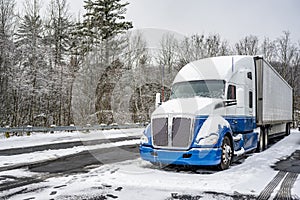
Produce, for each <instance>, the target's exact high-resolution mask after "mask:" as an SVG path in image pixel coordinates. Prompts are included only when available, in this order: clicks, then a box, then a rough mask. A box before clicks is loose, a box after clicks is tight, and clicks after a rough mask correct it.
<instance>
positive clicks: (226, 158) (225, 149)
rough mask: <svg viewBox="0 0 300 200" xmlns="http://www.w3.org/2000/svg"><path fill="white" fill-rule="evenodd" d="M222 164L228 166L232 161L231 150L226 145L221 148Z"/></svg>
mask: <svg viewBox="0 0 300 200" xmlns="http://www.w3.org/2000/svg"><path fill="white" fill-rule="evenodd" d="M222 158H223V163H224V164H226V165H228V164H229V163H230V162H231V159H232V150H231V147H230V145H228V144H227V143H225V144H224V146H223V155H222Z"/></svg>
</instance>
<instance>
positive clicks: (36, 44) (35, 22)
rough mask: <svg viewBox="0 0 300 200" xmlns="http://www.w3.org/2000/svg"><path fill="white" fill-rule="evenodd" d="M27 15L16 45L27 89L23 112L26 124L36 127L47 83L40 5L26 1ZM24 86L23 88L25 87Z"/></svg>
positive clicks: (23, 20) (19, 30)
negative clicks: (20, 55)
mask: <svg viewBox="0 0 300 200" xmlns="http://www.w3.org/2000/svg"><path fill="white" fill-rule="evenodd" d="M26 3H27V4H26V7H25V8H26V13H25V15H24V17H23V18H22V19H21V24H20V27H19V29H18V31H17V34H16V39H17V41H16V45H17V48H18V50H19V51H21V52H22V56H23V61H22V66H23V67H22V70H23V72H22V73H23V74H24V77H23V80H24V86H25V87H26V90H24V91H26V92H27V93H26V95H24V96H25V97H27V98H28V99H27V101H28V103H27V105H26V107H25V108H24V109H26V110H23V112H24V113H28V116H26V117H24V118H26V119H25V120H24V122H25V123H29V124H32V125H34V118H35V117H36V116H37V115H39V114H38V113H40V111H41V110H42V108H41V105H40V104H39V102H40V101H41V99H42V98H43V96H44V94H45V92H46V90H47V89H46V85H45V84H47V81H44V79H45V78H46V76H47V73H45V72H44V70H46V69H45V68H44V66H46V63H45V60H44V54H43V41H42V33H43V24H42V19H41V17H40V14H39V11H40V6H39V3H38V2H37V1H36V0H34V2H33V3H31V2H30V1H26ZM24 86H23V87H24Z"/></svg>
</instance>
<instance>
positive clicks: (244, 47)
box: [235, 35, 258, 55]
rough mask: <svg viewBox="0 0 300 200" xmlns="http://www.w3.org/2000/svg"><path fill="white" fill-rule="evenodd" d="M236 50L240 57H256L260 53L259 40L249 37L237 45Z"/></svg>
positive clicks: (255, 37)
mask: <svg viewBox="0 0 300 200" xmlns="http://www.w3.org/2000/svg"><path fill="white" fill-rule="evenodd" d="M235 49H236V52H237V54H239V55H256V54H257V52H258V38H257V36H254V35H249V36H246V37H244V38H243V39H241V40H240V41H239V42H237V43H236V44H235Z"/></svg>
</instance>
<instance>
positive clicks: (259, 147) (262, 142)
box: [256, 129, 264, 152]
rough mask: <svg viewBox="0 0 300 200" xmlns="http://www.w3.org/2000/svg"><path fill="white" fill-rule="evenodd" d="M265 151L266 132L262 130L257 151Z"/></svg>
mask: <svg viewBox="0 0 300 200" xmlns="http://www.w3.org/2000/svg"><path fill="white" fill-rule="evenodd" d="M263 150H264V131H263V129H261V130H260V133H259V141H258V143H257V148H256V151H257V152H262V151H263Z"/></svg>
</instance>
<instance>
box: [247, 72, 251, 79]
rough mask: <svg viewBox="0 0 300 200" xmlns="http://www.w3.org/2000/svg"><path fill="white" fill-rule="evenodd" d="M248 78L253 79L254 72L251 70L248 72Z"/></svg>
mask: <svg viewBox="0 0 300 200" xmlns="http://www.w3.org/2000/svg"><path fill="white" fill-rule="evenodd" d="M247 78H249V79H250V80H252V73H251V72H248V73H247Z"/></svg>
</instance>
